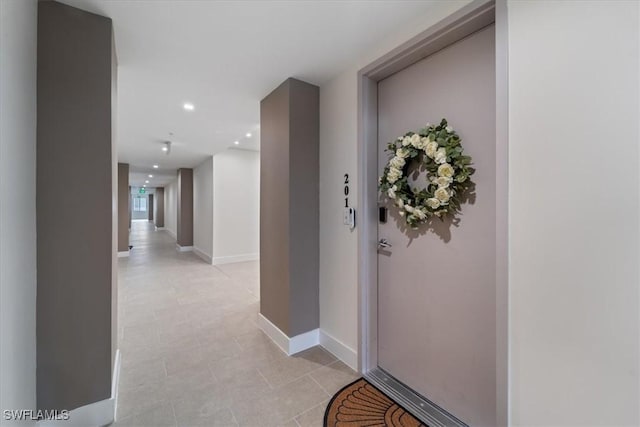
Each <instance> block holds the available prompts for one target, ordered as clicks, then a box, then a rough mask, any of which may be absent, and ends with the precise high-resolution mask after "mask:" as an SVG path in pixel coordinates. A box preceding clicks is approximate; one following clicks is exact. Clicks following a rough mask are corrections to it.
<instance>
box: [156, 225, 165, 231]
mask: <svg viewBox="0 0 640 427" xmlns="http://www.w3.org/2000/svg"><path fill="white" fill-rule="evenodd" d="M164 229H165V228H164V227H158V226H157V225H156V231H162V230H164Z"/></svg>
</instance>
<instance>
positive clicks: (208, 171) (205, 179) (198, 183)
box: [193, 157, 213, 263]
mask: <svg viewBox="0 0 640 427" xmlns="http://www.w3.org/2000/svg"><path fill="white" fill-rule="evenodd" d="M193 250H194V252H195V253H196V254H197V255H198V256H200V257H201V258H203V259H204V260H205V261H207V262H209V263H211V259H212V257H213V157H209V158H208V159H206V160H205V161H204V162H202V163H200V164H199V165H198V166H196V167H195V168H194V169H193Z"/></svg>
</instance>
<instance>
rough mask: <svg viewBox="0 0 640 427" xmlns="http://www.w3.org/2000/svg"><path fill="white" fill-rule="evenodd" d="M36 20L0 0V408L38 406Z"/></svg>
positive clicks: (28, 9)
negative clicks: (0, 33) (0, 30)
mask: <svg viewBox="0 0 640 427" xmlns="http://www.w3.org/2000/svg"><path fill="white" fill-rule="evenodd" d="M36 24H37V3H36V1H35V0H2V1H0V28H1V29H2V36H1V37H0V94H1V96H0V199H1V200H2V203H0V235H2V237H1V238H0V316H1V318H2V320H1V321H0V409H35V408H36ZM3 418H4V417H3ZM1 423H2V425H3V426H4V425H7V426H9V425H25V424H22V423H20V422H15V423H13V422H10V421H5V420H4V419H2V421H1Z"/></svg>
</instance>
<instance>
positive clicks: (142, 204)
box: [133, 196, 147, 212]
mask: <svg viewBox="0 0 640 427" xmlns="http://www.w3.org/2000/svg"><path fill="white" fill-rule="evenodd" d="M133 210H134V211H136V212H146V211H147V198H146V197H141V196H136V197H134V198H133Z"/></svg>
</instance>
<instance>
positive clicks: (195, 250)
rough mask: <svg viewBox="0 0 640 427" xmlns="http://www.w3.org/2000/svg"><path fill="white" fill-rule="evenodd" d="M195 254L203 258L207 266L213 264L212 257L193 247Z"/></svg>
mask: <svg viewBox="0 0 640 427" xmlns="http://www.w3.org/2000/svg"><path fill="white" fill-rule="evenodd" d="M193 253H194V254H196V255H198V256H199V257H200V258H202V259H203V260H204V261H205V262H206V263H207V264H212V260H211V255H209V254H208V253H206V252H204V251H202V250H200V249H198V247H196V246H194V247H193Z"/></svg>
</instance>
